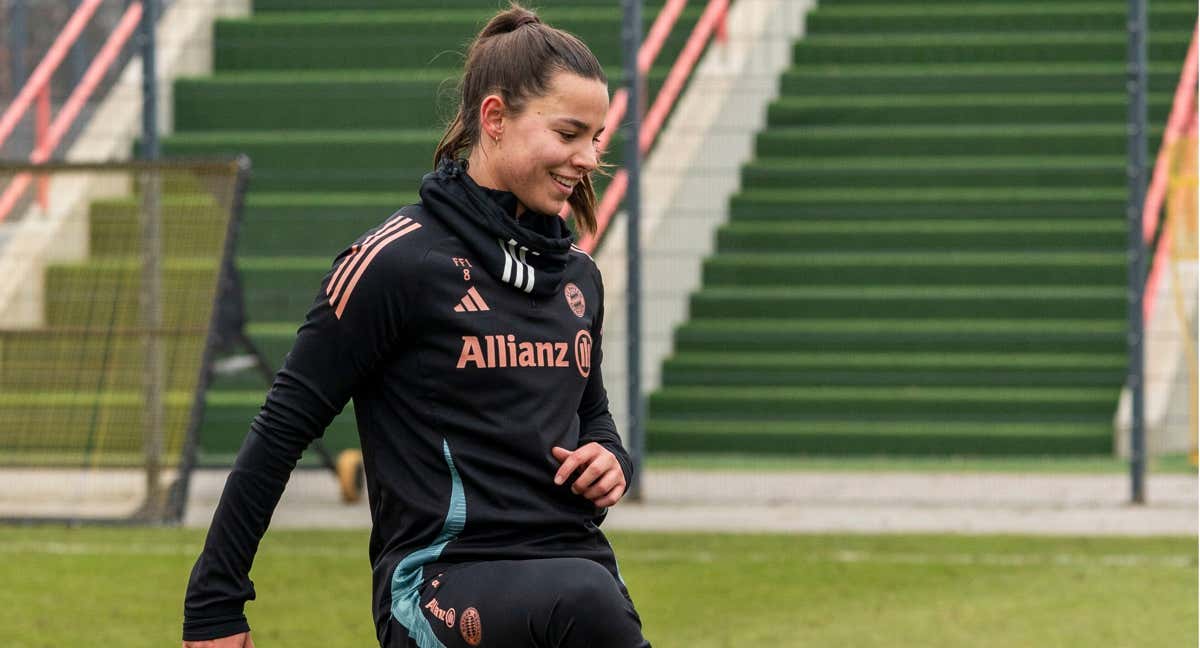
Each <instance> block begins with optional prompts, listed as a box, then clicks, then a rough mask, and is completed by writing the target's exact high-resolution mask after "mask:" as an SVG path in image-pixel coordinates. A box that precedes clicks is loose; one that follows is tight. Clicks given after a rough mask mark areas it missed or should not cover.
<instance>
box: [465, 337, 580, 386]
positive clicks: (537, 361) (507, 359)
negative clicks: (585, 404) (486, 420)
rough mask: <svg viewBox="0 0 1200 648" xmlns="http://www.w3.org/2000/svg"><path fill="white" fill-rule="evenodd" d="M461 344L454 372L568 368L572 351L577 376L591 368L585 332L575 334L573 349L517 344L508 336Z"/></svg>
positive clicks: (566, 345) (563, 345)
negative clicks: (522, 368)
mask: <svg viewBox="0 0 1200 648" xmlns="http://www.w3.org/2000/svg"><path fill="white" fill-rule="evenodd" d="M462 341H463V344H462V351H461V352H460V353H459V355H458V364H457V368H458V369H466V368H468V367H472V368H476V369H498V368H506V367H570V366H571V359H570V357H569V356H568V354H570V353H571V351H572V350H573V351H574V354H573V355H574V360H575V366H576V367H578V368H579V373H580V374H581V375H583V376H584V377H585V378H586V377H587V375H588V373H590V372H591V368H592V336H591V334H590V333H588V331H587V330H586V329H581V330H580V331H579V332H578V333H576V334H575V344H574V349H572V345H571V344H569V343H567V342H554V341H549V342H543V341H518V340H517V337H516V336H515V335H512V334H508V335H505V334H501V335H484V336H482V337H481V336H477V335H464V336H463V338H462Z"/></svg>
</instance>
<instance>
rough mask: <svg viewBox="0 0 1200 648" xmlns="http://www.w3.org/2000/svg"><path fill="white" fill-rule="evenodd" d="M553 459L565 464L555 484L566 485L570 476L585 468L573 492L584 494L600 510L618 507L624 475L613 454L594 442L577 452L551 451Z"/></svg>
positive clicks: (559, 449) (622, 492) (572, 487)
mask: <svg viewBox="0 0 1200 648" xmlns="http://www.w3.org/2000/svg"><path fill="white" fill-rule="evenodd" d="M550 453H551V454H553V455H554V458H555V459H556V460H558V461H559V462H560V463H562V465H561V466H559V468H558V472H557V473H556V474H555V475H554V483H555V484H558V485H560V486H561V485H562V484H565V483H567V480H568V479H570V478H571V475H572V474H573V473H574V472H575V471H576V470H579V469H581V468H582V469H583V472H582V473H580V475H579V477H578V478H576V479H575V483H574V484H572V485H571V490H572V491H573V492H575V493H576V494H577V495H582V496H584V497H586V498H588V499H590V500H592V503H594V504H595V505H596V506H598V507H600V508H607V507H609V506H612V505H613V504H616V503H617V502H618V501H620V500H621V497H622V496H623V495H625V473H624V472H623V471H622V470H621V464H620V463H619V462H618V461H617V458H616V456H615V455H613V453H611V452H609V451H608V450H607V449H605V448H604V446H602V445H600V444H599V443H596V442H592V443H589V444H587V445H585V446H583V447H582V448H579V449H577V450H575V451H571V450H567V449H566V448H559V447H557V446H555V447H553V448H551V449H550Z"/></svg>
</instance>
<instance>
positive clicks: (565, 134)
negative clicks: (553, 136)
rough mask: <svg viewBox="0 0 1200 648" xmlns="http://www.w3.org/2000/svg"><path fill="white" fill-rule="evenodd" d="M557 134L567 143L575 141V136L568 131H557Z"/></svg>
mask: <svg viewBox="0 0 1200 648" xmlns="http://www.w3.org/2000/svg"><path fill="white" fill-rule="evenodd" d="M558 134H559V135H561V136H562V138H563V139H564V140H566V141H568V142H569V141H571V140H573V139H575V135H576V134H575V133H572V132H569V131H558Z"/></svg>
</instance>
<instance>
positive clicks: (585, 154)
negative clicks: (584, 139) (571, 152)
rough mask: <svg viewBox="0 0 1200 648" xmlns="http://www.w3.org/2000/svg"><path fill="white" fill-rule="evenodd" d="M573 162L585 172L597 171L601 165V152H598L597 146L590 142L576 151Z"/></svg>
mask: <svg viewBox="0 0 1200 648" xmlns="http://www.w3.org/2000/svg"><path fill="white" fill-rule="evenodd" d="M571 164H572V165H574V166H575V168H577V169H579V170H580V171H582V172H584V173H591V172H592V171H595V170H596V167H598V166H600V154H599V153H597V152H596V146H595V145H594V144H592V143H591V142H588V143H587V144H586V145H585V146H584V147H583V149H582V150H581V151H578V152H576V153H575V156H574V158H573V159H572V160H571Z"/></svg>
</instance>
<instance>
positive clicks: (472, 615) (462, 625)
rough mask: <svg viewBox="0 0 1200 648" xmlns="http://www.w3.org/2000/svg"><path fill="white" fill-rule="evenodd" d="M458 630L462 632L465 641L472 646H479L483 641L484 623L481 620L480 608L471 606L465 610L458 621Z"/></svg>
mask: <svg viewBox="0 0 1200 648" xmlns="http://www.w3.org/2000/svg"><path fill="white" fill-rule="evenodd" d="M458 631H459V632H461V633H462V638H463V641H466V642H467V643H468V644H470V645H472V646H478V645H479V642H481V641H483V624H481V623H480V622H479V610H476V609H475V608H473V607H469V608H467V609H465V610H463V613H462V618H461V619H459V622H458Z"/></svg>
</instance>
